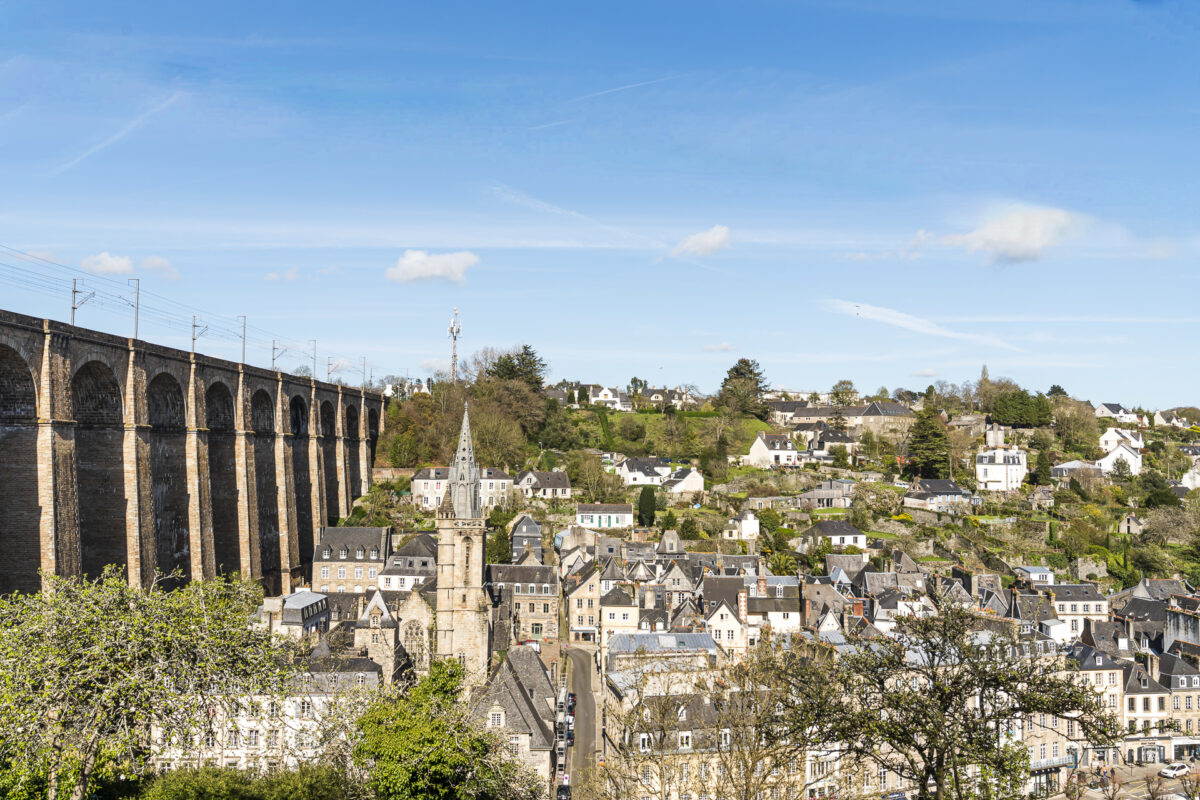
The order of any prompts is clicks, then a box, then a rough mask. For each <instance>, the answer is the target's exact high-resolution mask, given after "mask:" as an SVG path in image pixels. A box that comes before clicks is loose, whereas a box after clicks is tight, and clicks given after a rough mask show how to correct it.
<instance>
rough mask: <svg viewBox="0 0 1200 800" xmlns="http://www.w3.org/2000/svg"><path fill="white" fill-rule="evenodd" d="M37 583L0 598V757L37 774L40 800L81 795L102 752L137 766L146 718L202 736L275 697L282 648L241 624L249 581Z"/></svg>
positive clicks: (105, 578) (257, 599)
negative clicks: (244, 705)
mask: <svg viewBox="0 0 1200 800" xmlns="http://www.w3.org/2000/svg"><path fill="white" fill-rule="evenodd" d="M43 582H44V587H45V588H44V591H42V592H40V593H34V594H13V595H9V596H7V597H0V620H2V621H3V622H2V623H0V624H2V625H3V631H2V632H0V761H5V762H8V763H9V764H10V765H11V766H12V767H13V768H14V769H15V770H16V771H17V772H18V774H24V775H28V776H30V777H31V778H37V777H41V778H42V779H44V780H45V783H46V786H47V792H46V795H47V797H49V798H50V800H55V798H59V797H71V798H72V799H73V800H81V799H82V798H84V797H87V796H88V794H89V788H90V787H91V785H92V782H93V779H94V778H96V777H98V776H100V775H103V774H104V773H105V772H106V770H107V769H109V768H110V767H111V766H112V764H113V760H114V759H117V758H122V759H131V760H132V764H130V765H129V768H131V769H133V770H134V771H140V770H141V769H143V768H144V767H145V766H146V763H145V760H144V759H145V758H146V752H145V748H144V747H143V745H144V743H145V740H144V737H145V734H146V731H147V729H148V728H150V727H151V726H152V725H153V726H157V727H158V728H159V729H160V730H163V731H169V732H170V733H171V734H173V735H175V736H180V737H183V736H197V735H200V734H202V733H211V732H212V730H211V727H212V725H213V720H214V719H219V718H222V717H224V718H229V716H230V712H231V711H232V710H233V708H234V706H235V705H236V703H237V701H238V700H240V699H244V698H246V697H273V696H280V695H281V694H282V692H283V691H284V689H285V688H286V684H287V681H288V679H289V677H290V675H291V674H292V668H291V667H289V666H288V664H289V663H290V662H289V659H288V651H287V650H286V649H285V648H284V646H283V645H282V644H277V643H276V642H274V641H273V639H272V637H271V635H270V634H268V633H266V632H263V631H257V630H252V629H251V628H250V626H249V625H248V624H247V622H248V620H249V618H250V616H251V615H252V614H253V613H254V610H255V609H256V608H258V607H259V605H260V604H261V603H262V591H261V589H260V588H259V587H258V586H256V585H254V584H251V583H242V582H237V581H193V582H191V583H188V584H186V585H183V586H181V587H179V588H177V589H174V590H173V591H166V590H164V589H163V588H162V586H161V585H160V584H155V585H153V586H151V587H150V588H149V589H146V590H143V589H141V588H140V587H131V586H130V585H129V581H128V580H127V579H126V578H125V575H124V573H123V572H122V571H121V570H119V569H117V568H116V567H108V568H106V569H105V571H104V574H103V575H102V577H101V578H100V580H99V581H96V582H92V581H87V580H83V579H81V578H64V577H58V576H53V575H49V576H45V577H43ZM213 709H216V710H218V711H219V712H220V713H216V714H213V713H210V712H211V710H213Z"/></svg>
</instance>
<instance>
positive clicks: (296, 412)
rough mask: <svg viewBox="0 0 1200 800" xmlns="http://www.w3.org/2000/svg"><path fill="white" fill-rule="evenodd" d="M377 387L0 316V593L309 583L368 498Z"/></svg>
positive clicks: (284, 587) (285, 587)
mask: <svg viewBox="0 0 1200 800" xmlns="http://www.w3.org/2000/svg"><path fill="white" fill-rule="evenodd" d="M382 412H383V398H382V397H381V396H380V395H379V394H376V393H373V392H365V391H362V390H360V389H352V388H349V387H344V386H338V385H335V384H329V383H323V382H321V381H317V380H314V379H312V378H307V377H298V376H295V375H286V374H284V373H281V372H273V371H270V370H266V369H261V368H258V367H251V366H248V365H246V364H237V363H233V362H229V361H223V360H221V359H216V358H210V357H208V356H204V355H199V354H192V353H188V352H185V351H182V350H175V349H172V348H168V347H159V346H157V345H153V344H150V343H148V342H143V341H138V340H134V339H123V338H121V337H119V336H112V335H109V334H105V333H99V332H97V331H93V330H87V329H84V328H76V327H72V326H70V325H66V324H63V323H61V322H54V321H52V320H44V319H37V318H34V317H27V316H24V315H21V314H14V313H10V312H6V311H0V593H8V592H12V591H37V590H38V589H39V588H40V586H41V583H40V580H39V577H38V570H39V569H40V570H42V572H43V573H47V574H57V575H88V576H96V575H99V574H100V572H101V571H102V570H103V569H104V567H106V566H107V565H109V564H117V565H120V566H121V567H122V568H123V569H124V570H125V573H126V575H127V576H128V578H129V581H130V582H131V583H135V584H140V585H143V586H145V585H149V584H150V583H151V582H152V581H154V580H155V577H156V575H165V574H168V573H173V572H179V573H181V574H182V575H183V579H184V580H188V579H200V578H212V577H214V576H216V575H221V574H229V573H234V572H236V573H240V574H242V575H245V576H249V577H251V578H253V579H255V580H259V581H261V582H262V584H263V586H264V588H265V590H266V591H267V593H268V594H278V593H281V592H283V593H286V592H289V591H291V590H292V588H293V587H294V586H297V585H299V584H301V583H305V582H307V581H308V580H310V579H311V575H310V574H309V573H310V572H311V566H312V556H313V542H314V531H316V530H317V529H319V528H320V526H322V525H326V524H333V523H336V521H337V519H338V518H339V517H343V516H345V515H346V514H347V513H349V510H350V506H351V504H352V503H353V501H354V499H355V498H356V497H359V496H361V495H363V494H365V493H366V490H367V486H368V485H369V483H370V476H371V465H372V463H373V461H374V454H375V442H376V439H377V438H378V434H379V430H380V425H381V421H382V418H383V417H382Z"/></svg>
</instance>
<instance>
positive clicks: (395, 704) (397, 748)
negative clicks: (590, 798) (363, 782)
mask: <svg viewBox="0 0 1200 800" xmlns="http://www.w3.org/2000/svg"><path fill="white" fill-rule="evenodd" d="M462 684H463V668H462V666H460V665H459V664H458V662H456V661H452V660H450V659H437V660H434V661H433V663H432V664H430V667H429V674H428V675H427V676H425V677H424V678H422V679H421V680H420V681H418V682H417V683H416V684H415V685H414V686H413V687H412V688H411V689H409V690H408V692H407V694H402V695H401V694H387V695H384V696H382V697H381V698H380V699H379V700H377V701H376V702H375V703H373V704H372V705H371V707H370V708H369V709H367V712H366V713H365V714H363V715H362V717H361V718H359V721H358V736H359V740H358V742H357V744H356V745H355V747H354V760H355V762H356V763H357V764H358V766H359V767H360V768H362V769H365V770H367V773H368V776H369V777H368V784H369V785H370V788H371V789H372V790H373V791H374V792H375V797H376V798H377V800H507V799H509V798H511V799H512V800H526V798H528V799H529V800H533V798H537V797H539V796H540V794H541V791H542V790H541V787H540V786H539V782H538V780H537V779H536V778H535V777H534V776H532V775H531V774H529V773H527V772H526V771H525V769H524V768H523V767H520V766H518V764H517V763H516V762H515V761H514V760H511V759H510V758H509V757H508V756H507V754H506V753H507V751H506V749H505V745H504V743H502V742H501V741H500V740H499V739H498V738H496V737H495V736H492V735H489V734H487V733H486V732H484V731H483V730H481V729H480V728H479V726H478V725H477V724H476V722H475V721H474V720H473V719H472V718H471V715H470V713H469V711H468V709H467V707H466V705H465V704H464V703H463V702H462V697H461V695H462V690H463V686H462Z"/></svg>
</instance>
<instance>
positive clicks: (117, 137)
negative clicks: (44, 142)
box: [48, 92, 186, 176]
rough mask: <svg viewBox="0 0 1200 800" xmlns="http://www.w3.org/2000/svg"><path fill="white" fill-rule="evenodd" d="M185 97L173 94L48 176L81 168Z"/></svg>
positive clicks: (184, 94)
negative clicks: (89, 160)
mask: <svg viewBox="0 0 1200 800" xmlns="http://www.w3.org/2000/svg"><path fill="white" fill-rule="evenodd" d="M185 96H186V93H185V92H175V93H173V94H172V95H171V96H170V97H168V98H167V99H166V100H164V101H162V102H161V103H159V104H158V105H156V106H155V107H154V108H151V109H149V110H148V111H143V112H142V113H141V114H139V115H137V116H136V117H134V118H133V119H131V120H130V121H129V122H127V123H125V125H124V126H122V127H121V129H120V130H119V131H117V132H116V133H114V134H113V135H112V136H109V137H108V138H107V139H105V140H104V141H103V142H100V144H97V145H94V146H93V147H89V148H88V149H87V150H84V151H83V152H82V153H80V154H79V155H78V156H76V157H75V158H73V159H71V160H70V161H68V162H66V163H65V164H60V165H59V166H57V167H55V168H54V169H52V170H50V172H49V173H48V174H49V175H50V176H55V175H62V174H63V173H64V172H66V171H67V170H69V169H73V168H74V167H77V166H79V165H80V164H81V163H82V162H84V161H86V160H87V159H89V158H91V157H92V156H94V155H96V153H99V152H100V151H101V150H104V149H105V148H107V147H111V146H112V145H114V144H116V143H117V142H119V141H121V140H122V139H124V138H125V137H126V136H128V135H129V134H131V133H133V132H134V131H136V130H137V129H138V128H140V127H142V125H144V124H145V122H146V120H148V119H150V118H151V117H153V116H154V115H155V114H157V113H158V112H160V111H165V110H166V109H168V108H170V107H171V106H173V105H175V103H177V102H179V101H180V100H181V99H183V98H184V97H185Z"/></svg>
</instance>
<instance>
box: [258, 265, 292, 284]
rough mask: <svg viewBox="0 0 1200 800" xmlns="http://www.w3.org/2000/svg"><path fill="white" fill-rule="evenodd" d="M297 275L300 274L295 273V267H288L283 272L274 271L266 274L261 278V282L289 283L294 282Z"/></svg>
mask: <svg viewBox="0 0 1200 800" xmlns="http://www.w3.org/2000/svg"><path fill="white" fill-rule="evenodd" d="M299 274H300V273H299V271H297V269H296V268H295V267H288V268H287V269H285V270H276V271H275V272H268V273H267V274H266V275H264V276H263V280H264V281H289V282H290V281H294V280H296V277H297V276H298V275H299Z"/></svg>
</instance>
